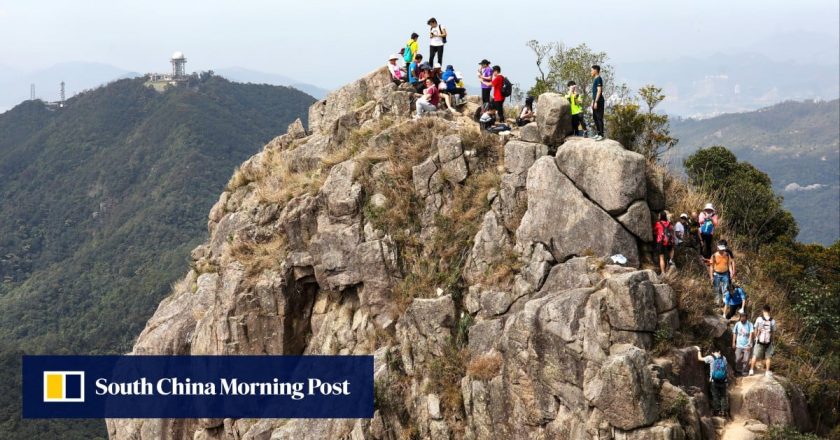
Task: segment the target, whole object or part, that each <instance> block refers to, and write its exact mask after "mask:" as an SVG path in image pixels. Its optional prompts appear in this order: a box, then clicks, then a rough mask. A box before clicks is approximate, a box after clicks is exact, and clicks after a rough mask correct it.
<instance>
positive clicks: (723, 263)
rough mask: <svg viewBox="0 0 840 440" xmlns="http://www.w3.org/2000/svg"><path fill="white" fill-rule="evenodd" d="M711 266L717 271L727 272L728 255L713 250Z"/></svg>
mask: <svg viewBox="0 0 840 440" xmlns="http://www.w3.org/2000/svg"><path fill="white" fill-rule="evenodd" d="M712 267H713V268H714V270H715V272H717V273H726V272H729V255H727V254H726V253H725V252H724V253H720V252H715V253H714V255H712Z"/></svg>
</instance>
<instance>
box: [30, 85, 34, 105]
mask: <svg viewBox="0 0 840 440" xmlns="http://www.w3.org/2000/svg"><path fill="white" fill-rule="evenodd" d="M29 99H31V100H33V101H34V100H35V84H30V85H29Z"/></svg>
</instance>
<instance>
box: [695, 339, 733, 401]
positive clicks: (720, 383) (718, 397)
mask: <svg viewBox="0 0 840 440" xmlns="http://www.w3.org/2000/svg"><path fill="white" fill-rule="evenodd" d="M694 348H695V349H696V350H697V360H698V361H700V362H705V363H707V364H709V388H710V391H711V395H712V412H713V413H714V415H716V416H721V417H726V415H727V414H728V413H729V397H728V396H727V394H726V383H727V381H728V368H729V364H728V363H727V362H726V357H725V356H723V355H722V354H721V352H720V350H719V349H717V348H713V349H712V354H711V355H709V356H705V357H704V356H703V354H702V353H701V351H700V347H694Z"/></svg>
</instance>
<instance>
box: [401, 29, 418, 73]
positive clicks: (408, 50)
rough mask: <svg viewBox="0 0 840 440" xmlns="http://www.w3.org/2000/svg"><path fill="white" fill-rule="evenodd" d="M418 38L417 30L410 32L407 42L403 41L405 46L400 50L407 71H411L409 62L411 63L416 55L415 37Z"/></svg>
mask: <svg viewBox="0 0 840 440" xmlns="http://www.w3.org/2000/svg"><path fill="white" fill-rule="evenodd" d="M418 38H420V35H419V34H417V32H412V33H411V38H409V39H408V42H407V43H405V47H404V48H403V49H402V51H401V52H400V53H401V54H402V56H403V61H405V69H406V70H407V71H408V72H411V68H410V67H409V64H411V63H412V62H413V61H414V59H415V56H416V55H417V39H418Z"/></svg>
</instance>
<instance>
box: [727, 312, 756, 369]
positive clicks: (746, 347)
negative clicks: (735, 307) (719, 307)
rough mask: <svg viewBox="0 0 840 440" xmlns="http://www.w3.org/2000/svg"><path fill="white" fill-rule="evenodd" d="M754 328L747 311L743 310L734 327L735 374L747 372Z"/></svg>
mask: <svg viewBox="0 0 840 440" xmlns="http://www.w3.org/2000/svg"><path fill="white" fill-rule="evenodd" d="M754 329H755V327H754V326H753V323H752V322H750V320H749V319H747V313H746V312H744V311H741V312H740V316H739V317H738V322H737V323H736V324H735V327H733V328H732V348H733V349H735V374H737V375H741V376H744V375H746V374H747V367H749V365H750V351H751V349H752V342H753V335H754V334H755V332H754Z"/></svg>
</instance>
